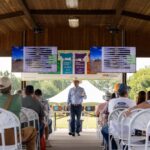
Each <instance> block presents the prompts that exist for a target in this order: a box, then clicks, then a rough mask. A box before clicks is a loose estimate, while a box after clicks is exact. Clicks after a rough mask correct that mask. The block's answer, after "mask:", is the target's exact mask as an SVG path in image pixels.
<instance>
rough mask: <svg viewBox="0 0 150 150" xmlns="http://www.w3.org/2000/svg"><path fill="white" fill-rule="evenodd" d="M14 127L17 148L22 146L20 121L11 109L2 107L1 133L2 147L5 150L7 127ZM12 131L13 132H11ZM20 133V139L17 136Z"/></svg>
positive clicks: (0, 112) (0, 115)
mask: <svg viewBox="0 0 150 150" xmlns="http://www.w3.org/2000/svg"><path fill="white" fill-rule="evenodd" d="M10 128H12V129H14V131H13V132H14V135H12V136H14V141H15V143H14V144H13V146H14V147H15V148H16V149H17V148H18V147H20V148H21V147H22V144H21V129H20V121H19V119H18V117H17V116H16V115H15V114H13V113H12V112H10V111H7V110H4V109H2V108H0V134H1V140H2V146H1V147H2V149H3V150H5V147H7V146H6V144H5V129H10ZM11 133H12V132H11ZM18 133H19V139H18V138H17V136H18Z"/></svg>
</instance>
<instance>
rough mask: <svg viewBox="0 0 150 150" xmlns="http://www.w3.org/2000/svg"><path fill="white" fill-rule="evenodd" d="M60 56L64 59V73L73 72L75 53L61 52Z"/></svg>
mask: <svg viewBox="0 0 150 150" xmlns="http://www.w3.org/2000/svg"><path fill="white" fill-rule="evenodd" d="M60 56H61V57H62V59H63V61H62V62H63V63H62V73H63V74H73V54H72V53H60Z"/></svg>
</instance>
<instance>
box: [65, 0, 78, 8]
mask: <svg viewBox="0 0 150 150" xmlns="http://www.w3.org/2000/svg"><path fill="white" fill-rule="evenodd" d="M66 6H67V7H68V8H78V0H66Z"/></svg>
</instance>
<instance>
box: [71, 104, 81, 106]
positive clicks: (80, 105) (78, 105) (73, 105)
mask: <svg viewBox="0 0 150 150" xmlns="http://www.w3.org/2000/svg"><path fill="white" fill-rule="evenodd" d="M71 105H72V106H81V104H71Z"/></svg>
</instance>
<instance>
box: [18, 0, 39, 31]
mask: <svg viewBox="0 0 150 150" xmlns="http://www.w3.org/2000/svg"><path fill="white" fill-rule="evenodd" d="M17 2H18V4H19V5H20V7H21V8H22V11H23V12H24V15H25V18H26V22H27V25H28V27H29V28H30V29H34V28H37V27H38V26H37V24H36V22H35V21H34V19H33V17H32V16H31V14H30V10H29V8H28V6H27V3H26V1H25V0H18V1H17Z"/></svg>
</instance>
